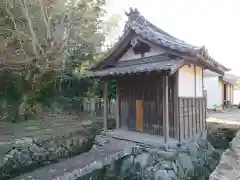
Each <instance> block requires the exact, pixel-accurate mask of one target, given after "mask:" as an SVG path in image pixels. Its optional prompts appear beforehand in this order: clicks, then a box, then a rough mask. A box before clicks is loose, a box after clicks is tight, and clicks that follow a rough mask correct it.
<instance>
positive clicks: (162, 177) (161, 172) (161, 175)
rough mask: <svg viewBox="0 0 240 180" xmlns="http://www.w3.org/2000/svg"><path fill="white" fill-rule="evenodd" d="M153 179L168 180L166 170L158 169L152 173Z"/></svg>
mask: <svg viewBox="0 0 240 180" xmlns="http://www.w3.org/2000/svg"><path fill="white" fill-rule="evenodd" d="M154 180H169V178H168V172H167V170H158V171H156V173H155V175H154Z"/></svg>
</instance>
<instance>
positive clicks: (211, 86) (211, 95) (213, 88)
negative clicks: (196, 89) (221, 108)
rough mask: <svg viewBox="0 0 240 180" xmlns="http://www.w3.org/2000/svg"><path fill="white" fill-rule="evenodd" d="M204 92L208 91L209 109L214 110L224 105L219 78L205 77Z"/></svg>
mask: <svg viewBox="0 0 240 180" xmlns="http://www.w3.org/2000/svg"><path fill="white" fill-rule="evenodd" d="M204 90H206V91H207V108H208V109H213V108H214V105H216V104H222V101H221V99H222V98H221V97H222V93H221V92H222V91H221V89H220V83H219V79H218V76H214V77H204Z"/></svg>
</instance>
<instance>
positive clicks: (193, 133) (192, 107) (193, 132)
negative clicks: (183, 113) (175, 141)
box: [191, 99, 195, 136]
mask: <svg viewBox="0 0 240 180" xmlns="http://www.w3.org/2000/svg"><path fill="white" fill-rule="evenodd" d="M191 103H192V106H191V111H192V135H193V136H194V135H195V131H194V124H195V123H194V99H191Z"/></svg>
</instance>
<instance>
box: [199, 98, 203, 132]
mask: <svg viewBox="0 0 240 180" xmlns="http://www.w3.org/2000/svg"><path fill="white" fill-rule="evenodd" d="M199 110H200V112H199V114H200V122H199V126H200V132H202V129H203V127H202V122H203V106H202V99H199Z"/></svg>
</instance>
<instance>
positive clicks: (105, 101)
mask: <svg viewBox="0 0 240 180" xmlns="http://www.w3.org/2000/svg"><path fill="white" fill-rule="evenodd" d="M107 120H108V80H107V79H104V123H103V130H104V133H106V132H107V129H108V127H107Z"/></svg>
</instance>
